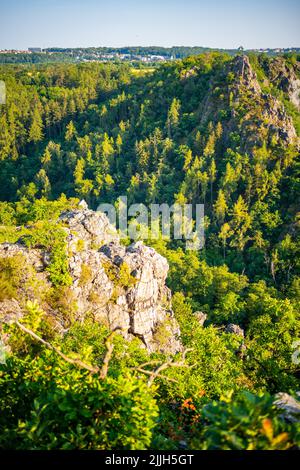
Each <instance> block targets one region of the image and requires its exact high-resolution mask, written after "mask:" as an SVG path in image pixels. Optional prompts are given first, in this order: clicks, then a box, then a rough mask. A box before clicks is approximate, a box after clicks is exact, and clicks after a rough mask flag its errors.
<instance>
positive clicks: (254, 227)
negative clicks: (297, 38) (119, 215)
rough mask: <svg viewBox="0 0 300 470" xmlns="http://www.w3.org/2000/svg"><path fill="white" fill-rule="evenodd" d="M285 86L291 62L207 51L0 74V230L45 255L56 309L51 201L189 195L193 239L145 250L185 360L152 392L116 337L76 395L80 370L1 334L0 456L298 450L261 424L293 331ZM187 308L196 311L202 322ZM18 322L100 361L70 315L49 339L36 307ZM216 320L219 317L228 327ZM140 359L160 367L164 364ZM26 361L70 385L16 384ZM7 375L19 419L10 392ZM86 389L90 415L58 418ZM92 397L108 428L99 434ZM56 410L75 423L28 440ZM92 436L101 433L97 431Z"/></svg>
mask: <svg viewBox="0 0 300 470" xmlns="http://www.w3.org/2000/svg"><path fill="white" fill-rule="evenodd" d="M299 76H300V64H299V62H298V61H297V57H293V56H291V57H289V58H283V57H276V58H274V59H273V58H266V57H264V56H250V57H248V56H244V55H238V56H235V57H230V56H228V55H226V54H219V53H211V54H204V55H201V56H197V57H190V58H187V59H184V60H182V61H177V62H174V63H170V64H167V65H163V66H161V67H159V68H157V69H155V70H149V69H148V70H145V71H140V72H139V73H137V71H135V70H132V69H131V68H130V67H129V66H126V65H111V64H81V65H77V66H75V65H70V64H69V65H68V64H64V65H59V66H50V65H47V66H42V65H39V66H2V67H1V68H0V79H2V80H4V81H5V82H6V86H7V90H8V100H7V105H6V106H2V107H1V109H0V188H1V191H0V198H1V201H2V202H0V224H1V226H0V237H1V241H3V242H4V241H6V242H15V241H17V240H18V239H19V238H20V236H24V235H25V237H29V238H28V240H29V242H30V246H31V247H34V246H37V247H41V246H42V247H43V246H44V247H47V249H50V248H51V247H52V249H53V259H52V263H53V266H54V269H55V275H56V281H57V282H56V286H55V288H54V294H53V295H55V296H56V297H55V298H56V300H57V302H59V301H61V300H59V299H61V298H62V297H64V295H65V291H64V289H65V287H64V286H66V285H67V283H66V282H65V280H66V275H67V271H68V266H67V264H66V263H67V261H66V259H65V258H64V255H63V253H64V251H63V241H62V239H61V238H60V235H59V233H61V232H60V231H59V225H57V222H56V221H57V219H58V216H59V214H60V212H61V211H62V210H63V209H66V208H68V207H72V206H74V205H75V206H76V204H77V202H76V200H75V199H74V198H77V199H78V200H79V199H82V198H84V199H85V200H86V201H87V202H88V204H89V206H90V207H92V208H94V209H96V207H97V206H98V204H99V203H100V202H112V203H114V202H116V201H117V198H118V197H119V196H120V195H127V197H128V202H129V204H131V203H145V204H151V203H152V202H157V203H160V204H161V203H168V204H170V205H171V204H173V203H174V202H177V203H179V204H184V203H193V204H196V203H203V204H204V205H205V234H206V242H205V248H204V249H202V250H200V251H199V252H195V251H189V250H186V249H185V246H184V244H183V243H181V242H180V241H174V240H170V241H168V240H164V239H163V238H161V239H159V240H151V239H149V240H148V241H147V243H148V244H151V245H152V246H153V247H154V248H155V249H156V250H157V251H158V252H159V253H161V254H162V255H163V256H165V257H166V258H167V259H168V261H169V265H170V271H169V276H168V280H167V283H168V285H169V287H170V288H171V290H172V292H173V294H174V295H173V309H174V312H175V315H176V319H177V321H178V322H179V324H180V328H181V340H182V342H183V345H184V346H185V347H186V348H192V351H190V352H189V353H188V354H187V355H186V358H185V361H186V366H190V367H186V369H184V368H183V369H180V368H179V370H177V369H176V368H172V367H171V368H169V369H167V372H166V375H167V378H166V377H165V378H160V377H158V385H159V388H158V391H157V392H156V395H155V392H154V389H152V388H151V387H150V388H149V389H147V387H146V385H145V381H144V378H141V377H139V376H135V375H133V376H132V373H131V372H130V371H132V367H133V366H138V365H140V366H141V365H142V364H143V363H145V362H147V361H149V358H147V353H146V352H145V351H143V350H141V349H140V348H139V347H138V344H137V343H138V340H136V341H137V343H136V342H135V341H134V342H132V343H130V344H129V345H128V344H127V343H126V342H125V341H123V340H122V339H121V338H119V335H118V336H117V338H115V339H114V341H116V348H115V349H116V353H115V355H114V356H113V358H112V360H111V367H110V369H109V376H108V378H106V381H104V382H103V381H100V382H99V379H98V378H97V377H94V376H93V377H90V376H89V377H90V378H89V382H88V384H85V385H83V384H82V378H83V377H85V374H86V371H83V372H82V371H78V369H76V367H74V365H71V366H70V365H69V364H65V363H64V362H63V360H61V358H59V357H56V356H55V358H53V356H52V355H53V353H51V354H50V353H49V351H47V350H45V349H43V348H40V349H38V348H37V346H36V345H35V346H34V344H32V341H31V340H30V339H26V338H20V333H19V332H18V331H17V329H16V328H15V327H14V326H5V334H10V335H11V338H12V339H11V345H10V348H11V351H13V353H14V354H12V355H11V357H10V358H9V359H8V361H7V364H8V365H7V366H6V368H5V367H4V368H3V369H4V371H3V372H2V373H1V374H2V375H1V376H0V381H1V382H0V383H1V385H0V387H1V394H2V397H4V398H3V399H2V404H4V406H5V407H7V408H6V409H7V410H9V411H8V414H9V415H11V416H13V417H14V418H13V419H11V421H10V420H6V419H5V418H0V419H2V422H0V425H2V426H4V428H5V433H3V438H2V442H1V440H0V444H1V445H2V446H4V447H7V446H9V444H8V442H9V440H10V441H11V442H13V443H14V444H13V446H18V445H20V447H22V446H23V448H26V447H28V446H29V447H33V448H57V447H58V448H60V447H66V448H78V447H79V448H108V447H109V448H145V447H149V446H152V447H155V448H167V449H168V448H170V449H171V448H178V447H180V445H181V444H180V442H182V441H184V442H185V445H187V446H188V447H190V448H230V449H236V448H238V449H246V448H258V449H260V448H287V447H293V446H295V445H296V444H297V442H299V427H298V424H297V423H295V422H294V423H293V424H288V423H287V422H286V421H284V420H282V419H280V418H278V411H276V409H275V407H274V405H273V402H274V394H276V393H278V392H290V393H292V394H294V393H295V392H296V390H297V389H298V388H297V387H298V386H299V383H298V380H299V365H298V366H297V361H295V360H293V359H292V358H293V357H294V356H293V354H294V353H295V346H294V344H295V341H296V340H297V339H298V338H299V335H300V331H299V324H300V319H299V303H300V297H299V296H300V274H299V137H298V136H299V131H300V112H299V104H300V103H299V91H300V86H299V83H300V81H299ZM19 226H21V228H20V227H19ZM53 227H56V229H57V232H56V231H53V232H52V233H53V235H52V239H51V237H50V238H49V235H48V233H50V232H49V230H53ZM53 237H54V240H56V241H55V242H53ZM29 242H28V243H29ZM15 270H16V267H14V266H7V265H5V266H3V267H2V274H1V277H0V285H2V286H4V287H5V289H4V287H2V289H3V292H4V294H3V295H2V300H5V299H6V298H12V297H13V296H14V295H15V294H13V292H16V290H15V289H16V286H14V285H12V283H13V282H15V283H16V284H17V282H18V279H19V277H18V274H17V273H15V275H14V276H12V274H10V273H14V272H15ZM10 279H15V281H10ZM1 283H2V284H1ZM5 292H8V293H6V294H5ZM31 301H32V299H30V302H31ZM75 310H76V309H75ZM199 311H201V312H202V313H204V314H205V315H207V317H206V318H207V319H206V322H205V324H204V327H203V326H202V325H201V322H199ZM195 312H198V314H196V313H195ZM26 315H27V316H28V320H27V323H28V324H29V325H31V327H32V329H33V331H37V332H38V333H39V334H40V335H41V336H43V335H44V337H46V338H47V337H48V339H51V340H53V341H54V342H56V344H58V345H59V347H60V348H61V349H62V350H63V351H64V352H65V353H71V354H73V353H74V352H76V353H77V354H79V355H80V357H82V358H86V360H87V361H90V362H91V363H93V362H95V361H97V360H99V357H101V358H102V357H105V344H104V338H105V335H107V334H108V332H107V331H106V327H105V326H104V325H98V324H95V323H93V321H92V319H87V320H86V322H85V323H84V324H80V323H78V322H76V321H74V322H73V323H72V322H71V323H72V326H71V327H70V330H69V331H68V334H67V335H65V336H64V337H63V338H61V337H60V336H59V335H58V336H56V335H55V334H54V333H53V332H52V331H51V325H47V322H46V323H45V324H46V326H41V325H42V324H43V322H41V318H43V306H42V305H38V304H32V303H31V304H29V305H27V307H26ZM25 318H26V316H25ZM34 319H35V320H34ZM25 324H26V320H25ZM228 324H235V325H236V327H235V328H233V331H234V333H230V331H231V330H232V327H229V328H228ZM237 325H238V326H239V328H240V329H242V330H239V329H237ZM11 328H14V329H13V330H12V331H11ZM6 329H7V330H8V331H6ZM242 333H243V334H244V336H243V334H242ZM36 351H38V353H36ZM124 351H127V352H126V353H125V352H124ZM36 354H37V355H36ZM37 358H38V359H37ZM97 358H98V359H97ZM152 359H153V360H160V361H162V362H163V361H166V362H167V361H168V359H167V357H165V356H163V355H158V356H157V355H154V356H153V357H152ZM36 361H40V364H41V365H42V366H41V367H42V369H43V368H45V371H46V368H47V367H49V364H52V366H53V367H54V369H55V370H56V371H57V372H55V374H54V376H55V375H57V376H58V375H59V374H60V373H62V372H61V371H63V370H65V368H68V370H70V374H72V379H65V380H64V381H63V383H58V382H57V380H56V379H55V378H53V375H52V376H51V378H50V377H49V376H48V375H47V374H46V372H42V373H41V379H40V380H39V381H38V382H37V383H36V384H35V386H32V384H31V379H30V377H32V376H33V375H34V374H35V370H36V367H38V365H37V362H36ZM51 361H52V362H51ZM147 367H149V366H147ZM12 370H14V371H15V374H16V377H17V383H19V382H18V381H20V385H19V386H20V387H21V389H22V390H23V392H22V393H24V395H25V396H26V397H27V398H26V400H27V403H31V405H30V406H29V411H28V410H26V405H25V404H24V403H23V402H22V399H21V398H20V396H19V392H18V391H17V389H15V388H14V387H15V385H13V384H12V382H10V374H11V373H12V372H11V371H12ZM183 371H184V372H183ZM24 374H25V376H27V377H29V379H28V382H25V383H24V381H23V378H24ZM128 374H129V375H131V378H129V375H128ZM146 375H147V374H146ZM148 375H149V370H148ZM168 379H169V380H168ZM68 380H70V381H72V382H73V383H76V384H77V386H78V389H77V392H76V394H75V389H76V387H75V386H74V390H73V391H74V393H73V391H72V389H71V391H70V392H68V393H67V392H66V390H69V387H70V383H71V382H70V383H69V382H68ZM49 384H51V387H53V390H52V391H51V390H50V391H47V390H48V389H49ZM16 387H17V386H16ZM22 387H23V388H22ZM51 387H50V388H51ZM96 389H97V390H98V394H96V392H95V390H96ZM121 390H123V392H121ZM126 390H127V391H126ZM49 393H50V395H49ZM51 393H52V395H51ZM110 393H111V394H112V396H114V397H116V402H117V403H119V402H118V400H120V410H119V418H118V419H120V424H119V425H118V426H120V429H123V430H124V432H123V431H122V432H121V430H118V426H117V427H116V429H112V428H111V427H110V426H111V425H110V424H109V423H110V419H113V418H111V416H112V415H110V411H109V403H106V401H105V400H106V399H107V394H110ZM122 393H125V394H126V393H128V394H130V393H134V394H135V393H136V395H134V396H136V400H137V402H138V403H142V405H141V406H142V409H141V410H140V413H141V414H142V416H143V417H144V418H143V419H144V421H143V422H142V424H141V426H142V428H143V430H144V431H143V432H141V429H140V428H139V427H138V424H137V422H133V424H132V428H131V432H132V436H131V438H130V439H129V438H128V439H127V438H126V437H125V436H126V433H128V431H127V430H126V428H125V427H124V426H125V424H124V423H125V421H126V419H127V418H126V416H127V415H128V413H129V410H130V405H129V404H128V405H125V404H124V403H125V401H124V397H123V401H122V398H121V397H122V396H123V395H122ZM268 394H271V395H272V396H269V395H268ZM128 396H129V395H128ZM12 397H14V398H13V400H12ZM37 397H38V398H37ZM53 397H55V398H53ZM85 397H89V398H88V400H90V403H91V406H90V408H89V409H87V410H86V414H83V415H82V416H79V415H78V412H77V411H76V412H75V411H74V410H78V409H79V408H80V407H81V405H80V403H81V400H82V401H84V400H85ZM10 400H12V404H10V405H9V401H10ZM35 400H36V401H38V405H35V404H34V403H35ZM39 400H40V401H39ZM212 400H217V401H212ZM58 403H64V405H57V404H58ZM99 403H101V407H102V408H101V410H102V411H101V412H100V416H102V417H104V416H105V417H106V418H105V419H107V421H105V419H104V421H103V422H102V424H101V423H100V422H99V420H98V418H97V416H98V415H97V413H98V411H97V410H99V406H100V405H99ZM44 405H45V406H46V405H47V406H46V408H45V410H46V411H41V410H44V408H43V406H44ZM35 406H37V408H31V407H35ZM62 406H63V407H62ZM118 406H119V405H118ZM127 406H128V409H127ZM57 407H58V408H59V407H60V408H59V409H61V410H62V411H64V412H65V413H66V416H68V417H69V418H68V419H70V420H71V425H70V426H71V428H72V429H73V428H74V426H75V427H76V424H78V423H79V422H80V423H81V426H83V428H82V429H83V431H78V432H77V434H76V436H75V434H74V435H73V434H72V432H71V433H70V434H67V437H66V431H65V428H64V426H65V424H64V421H63V419H62V420H61V421H60V420H59V421H58V428H57V429H58V435H59V437H58V438H57V439H58V440H56V438H54V433H55V432H56V431H57V430H56V431H55V429H52V428H51V425H50V424H49V426H48V427H47V429H46V431H45V432H44V434H43V431H42V430H41V433H42V435H43V438H41V439H40V440H39V439H38V434H36V429H39V426H43V425H44V423H50V422H51V420H54V421H55V420H56V414H57V413H58V409H57ZM254 408H255V410H256V411H255V413H254V414H251V413H250V415H249V413H248V411H247V410H249V409H254ZM30 410H31V415H30ZM147 410H148V411H149V412H148V413H147ZM72 412H73V415H72ZM39 413H41V416H40V414H39ZM68 413H69V414H68ZM70 413H71V415H72V416H71V415H70ZM74 413H75V414H74ZM79 414H80V413H79ZM220 415H222V416H224V421H223V420H222V421H221V422H220V420H219V417H220ZM158 416H159V418H158ZM246 416H247V418H246ZM18 418H19V419H21V421H22V423H23V424H22V423H21V424H22V425H21V427H19V426H20V425H18V424H17V421H18ZM178 423H179V424H178ZM238 423H239V424H238ZM99 426H100V428H99ZM101 426H102V427H101ZM122 426H123V427H122ZM155 426H156V432H155V435H154V434H152V431H153V429H154V428H155ZM74 429H75V428H74ZM95 429H98V431H99V429H100V430H101V432H100V431H99V432H98V433H97V436H98V437H97V438H96V437H95V436H94V434H93V432H94V431H93V430H95ZM248 429H250V430H251V432H252V434H251V432H250V434H248V433H247V430H248ZM270 429H271V431H270ZM28 430H31V431H30V432H29V434H28ZM225 431H226V432H225ZM109 432H110V433H111V434H110V435H112V436H114V438H111V441H110V442H108V440H107V433H109ZM74 433H75V431H74ZM100 435H101V438H100V437H99V436H100ZM139 435H141V436H142V438H139V437H138V436H139ZM28 436H29V437H28ZM93 436H94V437H93ZM19 439H21V441H19ZM276 439H277V440H276ZM18 442H21V444H18Z"/></svg>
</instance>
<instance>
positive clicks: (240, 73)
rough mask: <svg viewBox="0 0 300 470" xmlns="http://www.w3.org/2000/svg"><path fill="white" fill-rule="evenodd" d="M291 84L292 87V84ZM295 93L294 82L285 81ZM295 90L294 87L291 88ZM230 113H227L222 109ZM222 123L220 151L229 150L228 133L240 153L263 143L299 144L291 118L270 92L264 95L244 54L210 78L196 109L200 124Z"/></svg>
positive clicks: (246, 152) (236, 57)
mask: <svg viewBox="0 0 300 470" xmlns="http://www.w3.org/2000/svg"><path fill="white" fill-rule="evenodd" d="M292 83H293V84H292ZM289 87H290V91H291V90H292V88H293V87H294V88H293V90H294V91H293V92H292V91H291V93H295V94H296V88H297V86H296V82H295V81H293V80H292V81H290V82H289ZM295 87H296V88H295ZM227 107H229V108H230V110H229V112H227V110H226V108H227ZM225 112H226V113H227V117H226V119H224V120H223V121H222V127H223V133H222V142H223V145H224V148H227V147H231V145H232V142H231V139H232V133H234V134H238V136H239V148H240V151H241V153H245V154H248V155H251V154H253V152H254V151H255V149H257V148H260V147H262V145H263V144H264V143H265V142H267V143H271V142H278V143H280V145H282V146H285V147H287V146H289V145H299V139H298V137H297V133H296V130H295V127H294V124H293V120H292V118H291V117H290V116H289V115H288V114H287V112H286V109H285V107H284V104H283V103H282V102H281V101H280V100H279V99H277V98H275V97H274V96H273V95H271V94H270V93H264V92H263V91H262V87H261V85H260V82H259V80H258V78H257V74H256V72H255V70H254V69H253V67H252V65H251V63H250V60H249V57H248V56H247V55H237V56H235V57H234V58H233V59H232V60H230V61H228V63H227V64H225V65H224V67H223V68H222V69H221V70H220V74H219V75H218V76H217V77H215V76H214V77H212V79H211V82H210V86H209V91H208V93H207V94H206V96H205V98H204V100H203V102H202V103H201V104H200V107H199V114H200V122H201V124H203V125H208V123H209V122H214V123H217V122H219V121H220V115H224V113H225Z"/></svg>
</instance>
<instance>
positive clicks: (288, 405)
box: [274, 392, 300, 422]
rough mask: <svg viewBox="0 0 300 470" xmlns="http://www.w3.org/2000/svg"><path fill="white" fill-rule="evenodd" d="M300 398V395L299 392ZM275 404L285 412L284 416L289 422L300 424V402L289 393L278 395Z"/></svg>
mask: <svg viewBox="0 0 300 470" xmlns="http://www.w3.org/2000/svg"><path fill="white" fill-rule="evenodd" d="M297 395H298V396H299V398H300V393H299V392H297ZM274 404H275V405H276V406H277V408H280V409H281V410H282V411H283V416H284V418H286V419H287V420H288V421H294V422H298V421H299V419H300V401H298V400H296V399H295V398H294V397H292V396H291V395H289V394H288V393H283V392H281V393H277V394H276V400H275V401H274Z"/></svg>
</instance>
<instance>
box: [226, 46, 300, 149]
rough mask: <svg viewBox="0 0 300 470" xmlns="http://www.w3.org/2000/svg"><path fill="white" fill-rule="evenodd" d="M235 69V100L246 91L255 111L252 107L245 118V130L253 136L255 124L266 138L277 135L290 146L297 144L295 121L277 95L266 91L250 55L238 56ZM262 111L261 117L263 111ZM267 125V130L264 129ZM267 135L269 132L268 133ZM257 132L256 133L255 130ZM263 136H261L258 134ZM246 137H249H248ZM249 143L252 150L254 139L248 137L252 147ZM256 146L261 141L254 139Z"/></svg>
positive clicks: (235, 60) (233, 90)
mask: <svg viewBox="0 0 300 470" xmlns="http://www.w3.org/2000/svg"><path fill="white" fill-rule="evenodd" d="M232 70H233V72H234V75H235V82H234V85H233V87H232V92H233V96H234V100H235V103H238V102H239V101H240V100H241V99H242V100H243V95H244V94H245V92H246V93H247V94H248V95H249V97H251V101H252V107H253V112H251V106H250V108H249V111H250V113H249V115H248V119H247V116H246V119H245V120H244V124H243V128H244V130H249V131H251V132H250V134H252V135H253V130H254V129H253V127H252V126H251V124H252V123H253V124H255V125H256V126H257V128H258V129H260V132H259V133H257V132H256V134H262V136H263V137H267V136H268V137H269V138H272V137H277V138H278V139H280V141H281V142H283V143H285V144H286V145H290V144H293V143H296V141H297V133H296V130H295V127H294V124H293V121H292V118H291V117H290V116H288V114H287V113H286V110H285V108H284V105H283V104H282V103H281V102H280V101H279V100H278V99H277V98H275V97H274V96H273V95H271V94H269V93H263V92H262V89H261V86H260V84H259V81H258V79H257V75H256V73H255V71H254V70H253V68H252V66H251V64H250V61H249V57H248V56H246V55H242V56H236V57H235V59H234V61H233V64H232ZM259 110H261V116H260V113H259ZM263 128H265V132H264V131H263ZM264 134H265V135H264ZM254 135H255V133H254ZM257 136H258V137H259V135H257ZM245 137H246V136H245ZM249 143H250V149H251V146H252V145H251V142H250V141H249V140H248V142H247V144H248V147H247V145H246V149H247V150H249ZM253 144H254V146H256V145H258V146H259V142H256V141H255V140H254V141H253Z"/></svg>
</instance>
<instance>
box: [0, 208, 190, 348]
mask: <svg viewBox="0 0 300 470" xmlns="http://www.w3.org/2000/svg"><path fill="white" fill-rule="evenodd" d="M60 222H61V223H62V224H63V226H64V230H65V231H66V243H67V250H68V255H69V272H70V274H71V277H72V281H73V282H72V285H71V286H70V290H71V292H72V298H73V300H74V301H75V303H76V310H75V311H76V314H75V317H76V319H77V320H81V319H84V317H85V316H86V315H87V314H92V315H93V318H94V319H95V320H96V321H98V322H102V323H105V324H107V325H108V326H109V327H110V328H111V329H114V328H116V327H120V328H121V329H122V332H123V335H124V336H125V337H126V338H127V339H130V338H132V337H138V338H140V339H141V341H142V343H143V344H144V345H145V346H146V347H147V349H148V350H149V351H155V350H161V351H164V352H167V353H170V354H173V353H176V352H177V351H180V350H181V344H180V341H179V334H180V331H179V327H178V324H177V322H176V321H175V319H174V317H173V312H172V309H171V294H170V291H169V289H168V288H167V287H166V285H165V280H166V277H167V273H168V269H169V266H168V263H167V260H166V259H165V258H163V257H162V256H160V255H159V254H158V253H157V252H156V251H155V250H154V249H153V248H149V247H147V246H145V245H144V244H143V243H142V242H136V243H133V244H132V245H130V246H128V247H125V246H123V245H121V243H120V240H119V237H118V234H117V232H116V230H115V229H114V228H113V227H112V226H111V225H110V223H109V220H108V219H107V217H106V215H105V214H103V213H100V212H94V211H91V210H89V209H87V208H86V207H85V206H84V205H81V209H79V210H74V211H72V212H65V213H63V214H62V215H61V217H60ZM17 254H21V255H22V256H23V257H24V258H25V259H26V264H27V265H28V266H30V267H31V268H33V270H34V272H35V275H36V276H37V277H38V278H39V280H40V281H41V282H44V284H45V285H46V286H48V287H51V284H50V282H49V279H48V276H47V272H46V271H45V269H46V267H47V265H48V264H49V259H50V256H49V253H45V252H44V251H43V250H41V249H27V248H26V247H24V246H22V245H21V244H20V243H19V244H2V245H0V258H1V257H9V256H15V255H17ZM11 307H12V306H11V305H10V304H9V305H8V304H7V309H8V310H11ZM43 308H45V307H44V306H43ZM8 310H7V312H6V313H5V304H4V302H2V303H0V312H1V317H2V321H4V319H5V318H8V314H9V313H10V312H9V311H8ZM18 313H19V311H18ZM53 313H54V315H55V312H53ZM5 315H6V316H5ZM0 321H1V319H0Z"/></svg>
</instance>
